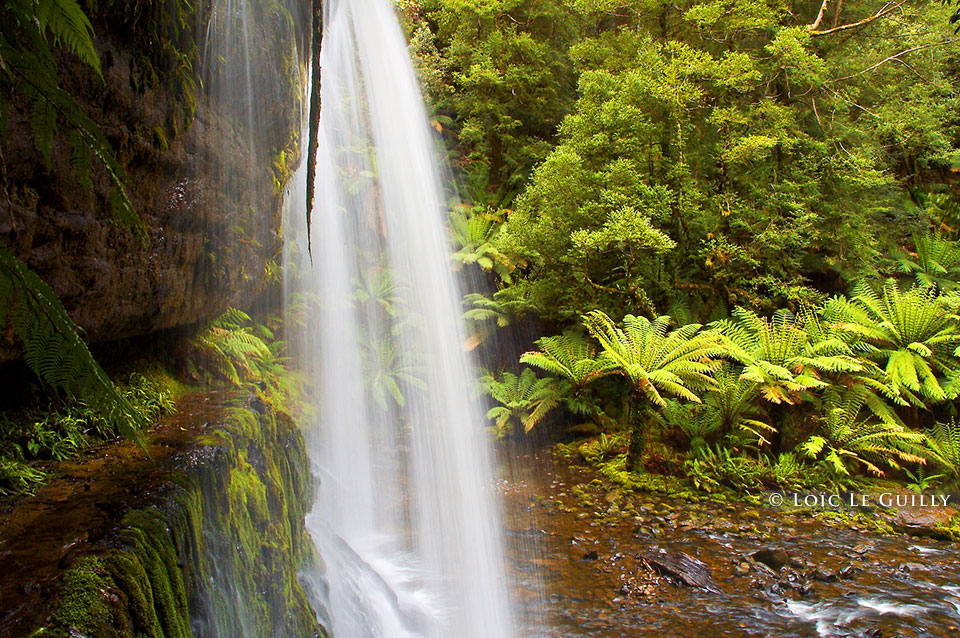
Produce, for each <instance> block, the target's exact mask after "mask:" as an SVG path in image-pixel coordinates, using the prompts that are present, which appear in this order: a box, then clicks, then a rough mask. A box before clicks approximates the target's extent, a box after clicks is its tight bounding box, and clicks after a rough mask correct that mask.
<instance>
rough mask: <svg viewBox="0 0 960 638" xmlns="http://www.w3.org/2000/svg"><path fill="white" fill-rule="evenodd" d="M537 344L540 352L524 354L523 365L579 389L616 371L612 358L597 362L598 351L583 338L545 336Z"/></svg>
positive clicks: (575, 336) (567, 335)
mask: <svg viewBox="0 0 960 638" xmlns="http://www.w3.org/2000/svg"><path fill="white" fill-rule="evenodd" d="M536 343H537V346H538V347H539V348H540V350H538V351H533V352H526V353H524V354H523V355H521V357H520V363H526V364H529V365H531V366H533V367H535V368H539V369H541V370H543V371H544V372H546V373H547V374H550V375H553V376H555V377H560V378H561V379H566V380H567V381H569V382H570V383H571V384H573V386H574V387H575V388H577V389H582V388H584V387H586V386H587V384H589V383H591V382H592V381H594V380H596V379H598V378H599V377H602V376H604V375H606V374H610V373H611V372H612V371H613V369H614V366H613V362H612V361H611V360H610V359H608V358H602V359H597V358H596V354H597V352H596V348H595V347H594V346H593V345H592V344H591V343H590V342H589V341H587V340H586V339H584V338H583V337H581V336H580V335H577V334H574V333H566V334H562V335H557V336H554V337H543V338H541V339H538V340H537V342H536Z"/></svg>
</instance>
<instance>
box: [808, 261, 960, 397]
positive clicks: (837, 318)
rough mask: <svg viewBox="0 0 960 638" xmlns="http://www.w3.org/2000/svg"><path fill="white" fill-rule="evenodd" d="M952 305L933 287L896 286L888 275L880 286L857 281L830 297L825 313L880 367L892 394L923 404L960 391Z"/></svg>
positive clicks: (959, 334)
mask: <svg viewBox="0 0 960 638" xmlns="http://www.w3.org/2000/svg"><path fill="white" fill-rule="evenodd" d="M955 308H956V301H955V300H953V299H952V298H951V297H947V296H944V295H939V294H937V292H936V291H935V290H934V289H932V288H922V287H916V286H915V287H913V288H910V289H909V290H907V291H905V292H901V291H900V290H899V289H898V288H897V285H896V282H894V281H893V280H888V281H887V282H886V283H885V284H884V285H883V288H882V289H881V290H880V291H879V292H878V291H876V290H874V289H873V288H871V287H870V286H866V285H862V286H860V287H859V288H858V289H857V291H856V293H855V295H854V297H853V298H852V299H849V300H848V299H845V298H843V297H836V298H834V299H832V300H830V302H829V303H828V304H827V306H826V308H825V309H824V316H825V318H826V319H827V320H828V321H831V322H832V323H833V325H834V327H835V329H836V330H838V331H840V332H843V333H846V334H847V335H848V336H849V338H850V339H851V340H852V341H853V343H854V344H855V345H856V346H857V347H859V348H860V350H861V351H862V352H863V354H864V356H865V358H867V359H870V360H873V361H875V362H876V363H877V364H878V365H879V366H880V367H881V368H882V369H883V372H884V374H885V376H886V381H887V383H888V384H889V386H890V388H891V389H892V392H893V394H894V395H895V397H896V398H897V399H900V400H901V402H903V401H906V402H909V403H910V404H912V405H915V406H919V407H923V406H925V405H926V404H927V403H940V402H943V401H946V400H948V399H953V398H955V397H956V396H957V395H958V393H960V385H958V377H960V364H958V361H957V358H956V354H957V350H960V328H958V325H957V316H956V310H955Z"/></svg>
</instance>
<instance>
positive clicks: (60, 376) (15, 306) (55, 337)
mask: <svg viewBox="0 0 960 638" xmlns="http://www.w3.org/2000/svg"><path fill="white" fill-rule="evenodd" d="M0 307H2V308H3V310H2V311H0V324H4V323H7V322H9V325H10V326H11V327H12V328H13V332H14V334H16V335H17V337H18V338H19V339H20V341H21V343H22V348H23V358H24V361H26V363H27V365H28V366H29V367H30V369H31V370H33V371H34V373H35V374H36V375H37V377H38V378H39V379H40V380H41V381H42V382H43V383H45V384H46V385H48V386H49V387H51V388H52V389H53V390H55V391H62V392H65V393H67V394H68V395H73V396H78V397H82V398H86V400H87V401H88V402H93V403H96V404H100V405H103V406H104V408H103V412H104V414H106V415H107V416H108V419H109V420H110V421H111V422H112V423H113V424H114V425H115V427H116V429H117V431H119V432H120V433H121V434H123V435H124V436H127V437H129V438H133V439H135V440H137V441H139V440H140V434H139V431H140V430H141V429H142V428H143V427H144V426H146V425H147V423H145V422H144V419H143V418H142V417H141V416H140V414H139V413H138V411H137V410H136V409H135V408H134V406H133V405H132V404H131V403H130V402H129V401H128V400H127V399H126V398H124V396H123V395H122V394H121V393H120V391H119V390H118V389H117V387H116V386H115V385H114V384H113V382H112V381H111V380H110V378H109V377H108V376H107V374H106V372H104V371H103V369H102V368H101V367H100V365H99V364H98V363H97V362H96V360H95V359H94V357H93V355H92V354H91V353H90V350H89V348H87V346H86V344H85V343H84V342H83V339H82V338H81V337H80V334H79V329H78V328H77V326H76V324H74V323H73V321H72V320H71V319H70V317H69V315H67V312H66V310H64V308H63V305H62V304H61V303H60V300H59V299H57V296H56V295H55V294H54V292H53V290H52V289H51V288H50V286H48V285H47V284H46V282H44V281H43V280H42V279H41V278H40V277H39V276H37V275H36V273H34V272H33V271H31V270H30V269H29V268H27V267H26V266H25V265H24V264H23V263H22V262H20V260H18V259H17V258H16V257H14V256H13V254H11V253H10V251H8V250H7V249H6V248H4V247H0Z"/></svg>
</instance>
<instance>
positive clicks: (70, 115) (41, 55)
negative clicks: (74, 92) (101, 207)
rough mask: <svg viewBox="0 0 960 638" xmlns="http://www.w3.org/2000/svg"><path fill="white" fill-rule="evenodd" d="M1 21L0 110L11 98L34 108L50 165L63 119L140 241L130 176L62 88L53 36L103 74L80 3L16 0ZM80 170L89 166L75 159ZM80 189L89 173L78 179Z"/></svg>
mask: <svg viewBox="0 0 960 638" xmlns="http://www.w3.org/2000/svg"><path fill="white" fill-rule="evenodd" d="M0 20H2V21H3V23H4V24H9V25H11V27H12V28H11V29H9V30H4V32H3V33H0V61H2V63H0V107H2V109H4V110H5V109H7V108H8V107H9V105H10V102H9V101H8V100H9V99H10V98H9V95H10V94H18V95H20V96H21V97H22V98H23V100H24V102H26V103H27V104H29V119H30V125H31V127H32V129H33V132H34V135H35V137H36V144H37V148H38V150H39V151H40V153H41V154H42V155H43V158H44V161H45V162H46V164H47V166H49V165H50V162H51V154H52V149H53V140H54V138H55V136H56V133H57V129H58V121H59V120H62V121H64V122H66V124H67V125H68V126H69V127H70V131H71V136H75V137H74V139H72V140H71V146H72V147H73V149H74V153H73V155H74V156H76V155H77V153H76V148H77V146H78V145H80V144H82V145H85V146H86V147H87V149H88V150H89V152H90V153H91V154H92V156H93V157H96V158H97V160H98V162H99V163H100V165H101V166H102V167H103V170H104V172H105V173H106V175H107V177H108V178H109V180H110V182H111V191H110V205H111V209H112V211H113V216H114V219H115V220H116V221H117V222H118V223H120V224H122V225H124V226H127V227H130V228H132V229H133V231H134V233H135V234H136V235H137V236H138V237H140V238H141V239H143V238H145V234H146V233H145V229H144V227H143V223H142V221H141V220H140V218H139V217H138V216H137V214H136V211H135V210H134V207H133V204H132V203H131V201H130V198H129V197H128V195H127V193H126V190H125V187H124V181H125V180H126V174H125V172H124V170H123V167H122V166H121V165H120V162H119V160H118V159H117V157H116V155H115V154H114V151H113V148H112V147H111V145H110V142H109V141H108V140H107V138H106V136H105V135H104V134H103V131H101V130H100V128H99V127H98V126H97V125H96V123H95V122H93V120H91V119H90V118H89V117H87V115H86V114H85V113H84V112H83V111H82V109H81V108H80V106H79V105H78V104H77V101H76V100H75V99H74V98H73V96H71V95H70V94H69V93H67V92H66V91H64V90H63V89H62V88H61V87H60V81H59V77H58V64H57V61H56V59H55V57H54V55H53V52H52V51H51V49H50V45H49V41H48V38H52V40H53V42H54V43H55V44H57V45H59V46H62V47H65V48H66V49H68V50H70V51H72V52H73V53H75V54H76V55H77V56H78V57H79V58H80V59H81V60H82V61H83V62H84V63H86V64H87V65H88V66H89V67H90V68H92V69H93V70H94V71H95V72H96V73H97V74H98V76H99V74H100V64H99V60H98V59H97V55H96V50H95V49H94V46H93V30H92V28H91V27H90V23H89V21H88V20H87V19H86V17H85V15H84V14H83V11H82V10H81V9H80V6H79V4H77V2H76V1H75V0H35V1H30V0H12V1H10V2H7V3H6V4H5V6H4V7H3V8H2V9H0ZM71 160H72V161H71V165H72V166H73V168H74V169H75V170H83V169H86V168H87V166H86V164H85V162H78V161H75V160H74V157H72V158H71ZM78 179H79V182H80V183H81V185H85V184H86V183H87V180H88V179H89V171H87V172H86V173H85V174H81V175H80V176H79V178H78Z"/></svg>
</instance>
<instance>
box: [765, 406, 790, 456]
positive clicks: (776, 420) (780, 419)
mask: <svg viewBox="0 0 960 638" xmlns="http://www.w3.org/2000/svg"><path fill="white" fill-rule="evenodd" d="M788 405H790V404H789V403H786V402H782V403H771V404H770V407H768V408H767V418H769V419H770V425H771V426H773V428H774V431H773V434H772V435H771V437H770V454H771V456H773V458H774V459H776V458H777V457H778V456H780V452H781V451H782V449H783V426H784V421H785V420H786V417H787V406H788Z"/></svg>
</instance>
